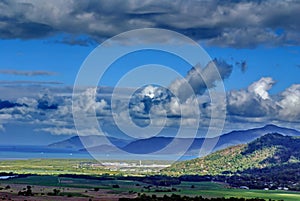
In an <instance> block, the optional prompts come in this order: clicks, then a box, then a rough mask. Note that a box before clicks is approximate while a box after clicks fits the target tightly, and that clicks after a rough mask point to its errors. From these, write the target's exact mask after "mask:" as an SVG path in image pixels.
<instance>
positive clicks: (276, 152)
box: [162, 133, 300, 176]
mask: <svg viewBox="0 0 300 201" xmlns="http://www.w3.org/2000/svg"><path fill="white" fill-rule="evenodd" d="M299 162H300V138H299V137H292V136H284V135H281V134H278V133H271V134H266V135H264V136H262V137H260V138H258V139H256V140H254V141H252V142H251V143H249V144H244V145H237V146H232V147H229V148H226V149H223V150H220V151H217V152H214V153H212V154H210V155H208V156H205V157H203V158H197V159H193V160H189V161H183V162H178V163H175V164H173V165H172V166H170V167H169V168H167V169H164V170H163V171H162V173H163V174H168V175H174V176H179V175H187V174H188V175H190V174H191V175H193V174H198V175H224V174H225V175H226V174H227V175H228V174H234V173H242V172H244V171H248V172H249V170H259V169H266V168H275V167H276V168H277V169H278V168H279V167H280V166H285V167H286V166H287V165H293V167H294V166H295V165H297V164H300V163H299ZM299 167H300V165H299Z"/></svg>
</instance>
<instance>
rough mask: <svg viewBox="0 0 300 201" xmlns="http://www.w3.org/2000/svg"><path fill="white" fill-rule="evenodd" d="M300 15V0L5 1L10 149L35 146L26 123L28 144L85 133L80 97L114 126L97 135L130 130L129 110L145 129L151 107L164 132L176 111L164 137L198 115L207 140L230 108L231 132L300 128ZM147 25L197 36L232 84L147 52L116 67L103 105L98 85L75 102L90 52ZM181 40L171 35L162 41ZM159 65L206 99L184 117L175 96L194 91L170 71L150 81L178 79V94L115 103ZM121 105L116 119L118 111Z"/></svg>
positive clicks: (4, 117) (205, 69) (1, 94)
mask: <svg viewBox="0 0 300 201" xmlns="http://www.w3.org/2000/svg"><path fill="white" fill-rule="evenodd" d="M117 7H118V8H123V9H122V10H121V9H115V8H117ZM299 9H300V3H299V1H276V2H273V1H264V2H261V1H252V2H246V1H227V2H223V1H217V0H214V1H174V2H173V3H170V2H168V1H160V2H155V1H147V2H137V1H128V2H125V1H113V2H111V1H97V2H94V1H81V2H76V3H75V2H73V1H70V2H66V1H55V2H54V1H53V2H47V3H46V2H35V1H27V2H26V3H25V2H23V1H21V0H16V1H3V2H1V3H0V30H1V31H0V52H1V54H0V59H1V60H0V99H1V102H0V120H1V121H0V135H2V137H3V141H2V144H11V143H16V144H30V140H29V141H24V140H22V136H21V134H20V130H22V127H24V126H25V127H26V129H24V136H29V138H26V139H34V137H30V136H33V135H39V137H40V138H36V139H35V142H34V143H38V144H47V143H48V142H50V141H51V142H52V141H55V140H58V139H61V138H66V137H68V136H69V135H75V134H76V128H75V125H74V121H73V119H72V103H73V102H74V101H75V102H76V101H78V105H77V106H79V105H80V107H79V108H78V110H79V111H84V112H85V113H86V114H90V112H91V114H92V113H93V114H94V113H96V118H97V121H99V124H100V126H101V125H102V126H103V125H105V126H104V127H105V129H104V130H100V131H99V130H97V126H96V125H89V124H88V125H87V127H89V129H87V128H84V129H83V131H84V132H85V133H87V134H103V132H110V130H113V132H115V133H118V132H119V131H116V130H118V129H117V125H116V124H115V122H114V121H115V119H113V118H114V115H115V116H117V118H119V119H120V120H121V121H122V123H123V124H125V125H129V124H127V123H126V121H125V120H126V119H124V116H122V115H124V114H125V113H124V111H125V110H128V109H129V110H130V114H131V115H132V116H131V118H133V120H134V122H135V123H137V125H138V126H142V127H143V126H145V125H148V124H149V118H150V117H149V111H146V109H145V108H152V109H151V111H152V112H153V115H154V116H156V119H155V120H153V122H154V127H160V126H162V125H161V121H162V119H161V115H162V114H161V113H160V112H161V111H165V112H166V115H167V123H166V125H164V126H166V131H165V133H163V134H166V135H168V129H169V132H171V131H172V132H173V129H174V128H177V127H178V122H179V120H182V122H184V128H185V129H186V133H187V136H189V134H188V133H189V129H191V125H194V124H195V118H196V119H198V118H200V122H198V123H196V124H197V125H198V124H199V127H200V128H199V130H198V131H197V132H198V134H199V135H202V132H205V131H206V130H207V129H208V126H209V123H208V119H210V118H211V116H210V112H211V110H212V109H213V108H215V109H216V110H217V111H218V112H220V111H222V112H220V113H222V114H220V115H221V116H222V115H224V114H225V115H226V119H225V125H224V130H223V131H222V133H225V132H229V131H231V130H237V129H241V128H243V129H245V128H253V127H259V126H263V125H265V124H269V123H273V124H277V125H280V126H286V127H291V128H295V129H300V126H299V121H300V102H299V101H300V79H299V75H300V34H299V33H300V23H299V20H297V19H299V17H300V16H299V13H300V12H299ZM204 10H205V11H204ZM200 11H203V12H200ZM141 28H161V29H168V30H171V31H175V32H177V33H180V34H183V35H185V36H187V37H190V38H191V39H192V40H194V41H196V42H197V43H198V44H199V45H201V46H202V47H203V48H204V50H205V51H206V52H207V53H208V54H209V56H210V57H211V58H212V59H216V60H214V61H215V64H216V66H217V68H218V70H220V72H221V73H220V74H221V77H222V80H220V79H218V78H215V77H214V76H212V75H211V74H209V69H210V66H209V65H208V66H201V67H199V69H198V70H200V72H202V73H203V74H204V75H206V76H207V79H208V80H210V84H211V86H203V85H202V84H203V79H202V78H201V77H199V75H197V74H195V72H194V71H193V70H191V68H192V67H193V66H191V65H190V64H188V63H187V62H186V61H183V60H182V59H180V58H178V57H176V56H174V55H171V54H167V53H162V52H159V51H140V52H134V53H131V54H129V55H127V56H125V57H123V58H121V59H119V60H117V61H116V62H114V64H113V65H112V66H110V68H109V70H108V71H107V73H106V74H105V76H104V77H103V79H102V80H101V81H100V84H99V87H102V88H100V89H99V90H98V91H97V95H96V98H95V99H89V97H90V95H91V94H92V91H91V90H89V89H82V91H80V93H79V94H76V95H75V96H74V97H75V98H77V99H76V100H74V97H73V99H72V87H73V85H74V82H75V79H76V76H77V73H78V72H79V70H80V67H81V66H82V64H83V62H84V61H85V60H86V58H87V57H88V56H89V55H90V53H91V52H92V51H93V50H94V49H95V48H96V47H97V46H98V45H99V44H101V43H102V42H103V41H105V40H107V39H109V38H111V37H113V36H115V35H117V34H121V33H123V32H125V31H130V30H134V29H141ZM155 37H158V38H159V37H160V36H157V35H153V38H151V36H150V37H149V39H147V40H149V41H150V42H151V40H152V39H153V40H156V39H157V38H155ZM171 39H172V38H171ZM171 39H170V38H163V36H161V40H162V43H163V42H164V40H171ZM149 41H147V42H149ZM120 46H122V44H121V45H120ZM178 48H179V46H178ZM100 56H101V55H100ZM100 59H101V58H100ZM153 63H155V64H160V65H164V66H169V67H171V68H172V69H173V70H174V71H176V72H177V73H179V74H180V75H181V76H182V78H184V79H185V80H186V81H187V82H188V84H189V85H191V87H192V89H193V90H195V94H196V98H195V97H194V99H193V97H192V96H188V97H187V98H186V97H185V98H184V99H182V101H181V102H180V104H181V108H183V110H184V111H182V113H181V114H179V113H178V110H177V109H178V108H177V106H176V105H177V104H178V102H176V101H175V98H174V97H173V95H175V96H178V97H179V99H180V97H181V95H182V93H183V92H185V88H184V84H182V82H181V81H182V80H180V79H179V80H176V79H175V77H174V76H173V77H172V76H171V77H170V75H168V74H167V73H166V74H164V73H158V74H155V73H156V72H152V71H149V72H146V73H144V74H140V76H141V77H142V78H143V77H144V78H145V79H146V78H148V77H151V76H152V77H154V76H155V77H157V78H158V79H160V80H165V81H166V82H169V84H167V85H169V86H168V87H169V90H172V89H173V91H172V93H173V94H170V92H169V91H168V90H162V89H161V88H160V87H157V86H155V87H154V88H153V87H152V88H151V87H148V88H147V87H146V88H145V89H141V90H139V91H136V92H135V93H133V92H132V91H133V89H132V88H131V87H132V86H122V87H123V88H122V90H121V91H122V93H121V94H118V97H117V98H118V101H119V103H118V104H115V105H114V104H113V103H111V102H110V101H111V99H110V96H111V94H112V90H113V87H114V86H115V85H116V83H117V82H118V81H119V80H120V78H121V77H122V76H124V75H126V73H127V72H128V71H129V70H132V69H134V68H136V67H138V66H141V65H146V64H153ZM195 68H196V69H197V68H198V67H195ZM205 73H206V74H205ZM221 81H223V82H224V86H225V89H226V91H225V96H226V99H224V100H221V99H220V101H219V102H215V103H212V102H211V101H210V100H209V99H210V98H209V96H208V91H209V90H210V89H212V90H213V88H214V87H213V85H217V83H218V82H221ZM150 84H151V83H150ZM126 87H127V88H126ZM130 93H133V95H132V96H133V98H132V99H131V100H133V103H131V106H130V107H131V108H128V107H129V106H128V105H126V104H125V102H124V100H125V99H124V97H125V96H126V95H128V94H130ZM149 97H150V98H151V100H148V98H149ZM162 97H163V98H165V99H163V98H162ZM188 101H189V102H188ZM195 101H196V102H197V104H196V106H195V105H193V104H195ZM43 104H44V105H43ZM146 104H148V105H146ZM190 105H191V106H190ZM194 106H195V107H196V108H197V110H198V109H199V113H200V114H198V115H199V116H197V115H196V116H193V115H195V113H193V107H194ZM89 107H90V108H89ZM93 108H96V112H95V111H93V110H92V109H93ZM113 108H115V112H116V113H115V114H113V115H112V110H113ZM127 120H128V119H127ZM107 125H110V126H107ZM154 127H153V128H152V129H153V130H155V128H154ZM114 129H115V130H114ZM150 130H151V129H150ZM46 139H47V140H46ZM12 141H14V142H12Z"/></svg>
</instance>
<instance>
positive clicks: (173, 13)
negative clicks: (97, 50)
mask: <svg viewBox="0 0 300 201" xmlns="http://www.w3.org/2000/svg"><path fill="white" fill-rule="evenodd" d="M62 8H63V9H62ZM115 8H122V9H115ZM299 9H300V2H299V1H294V0H292V1H291V0H284V1H272V0H267V1H242V0H241V1H220V0H213V1H193V0H188V1H182V0H176V1H172V2H169V1H143V2H141V1H136V0H131V1H109V0H101V1H74V0H57V1H47V2H45V1H33V0H13V1H10V0H4V1H1V2H0V19H1V23H0V30H1V31H0V38H1V39H22V40H28V39H38V38H49V37H52V36H55V35H61V39H59V40H55V41H54V42H62V43H67V44H70V45H91V44H95V43H99V42H102V41H103V40H105V39H107V38H109V37H112V36H114V35H116V34H119V33H122V32H124V31H129V30H132V29H138V28H151V27H155V28H164V29H170V30H173V31H177V32H179V33H182V34H184V35H187V36H188V37H191V38H192V39H194V40H196V41H204V42H205V43H206V44H208V45H212V46H223V47H235V48H253V47H256V46H259V45H261V44H265V45H268V46H282V45H299V44H300V37H299V34H298V33H299V31H300V23H299V20H298V19H299V17H300V16H299V15H300V14H299Z"/></svg>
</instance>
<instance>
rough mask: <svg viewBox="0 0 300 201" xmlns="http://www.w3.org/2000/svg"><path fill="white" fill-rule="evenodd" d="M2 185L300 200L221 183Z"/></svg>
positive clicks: (48, 179) (29, 181)
mask: <svg viewBox="0 0 300 201" xmlns="http://www.w3.org/2000/svg"><path fill="white" fill-rule="evenodd" d="M1 182H2V183H0V186H4V185H7V184H24V186H25V185H42V186H53V187H57V188H67V187H72V188H85V189H89V190H91V189H94V188H99V189H106V190H111V193H112V194H120V193H129V192H132V193H136V194H137V193H145V194H149V195H152V194H156V195H158V196H163V195H165V194H167V195H171V194H172V193H175V194H179V195H187V196H196V195H201V196H203V197H208V198H211V197H226V198H229V197H242V198H257V197H258V198H264V199H266V200H268V199H273V200H285V201H296V200H300V193H297V192H292V191H278V190H270V191H264V190H242V189H234V188H228V187H227V186H225V185H223V184H220V183H213V182H182V183H181V184H179V185H174V186H172V187H156V186H152V187H150V188H145V187H147V186H149V184H145V183H141V182H137V181H129V180H102V181H99V180H93V179H77V178H76V179H74V178H66V177H57V176H29V177H27V178H15V179H10V180H3V181H1ZM113 184H117V185H119V188H113V187H112V185H113ZM172 188H173V189H176V190H174V191H172V192H157V190H168V189H169V190H170V189H172Z"/></svg>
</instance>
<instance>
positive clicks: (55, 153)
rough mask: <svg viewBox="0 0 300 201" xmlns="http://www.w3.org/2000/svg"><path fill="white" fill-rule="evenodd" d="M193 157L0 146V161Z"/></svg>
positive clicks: (174, 158)
mask: <svg viewBox="0 0 300 201" xmlns="http://www.w3.org/2000/svg"><path fill="white" fill-rule="evenodd" d="M193 158H195V157H193V156H183V157H179V156H178V155H157V154H156V155H155V154H153V155H151V154H147V155H144V154H142V155H139V154H101V153H92V155H91V154H90V153H88V152H79V151H76V150H70V149H54V148H48V147H42V146H0V160H22V159H97V160H166V161H175V160H188V159H193Z"/></svg>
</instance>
